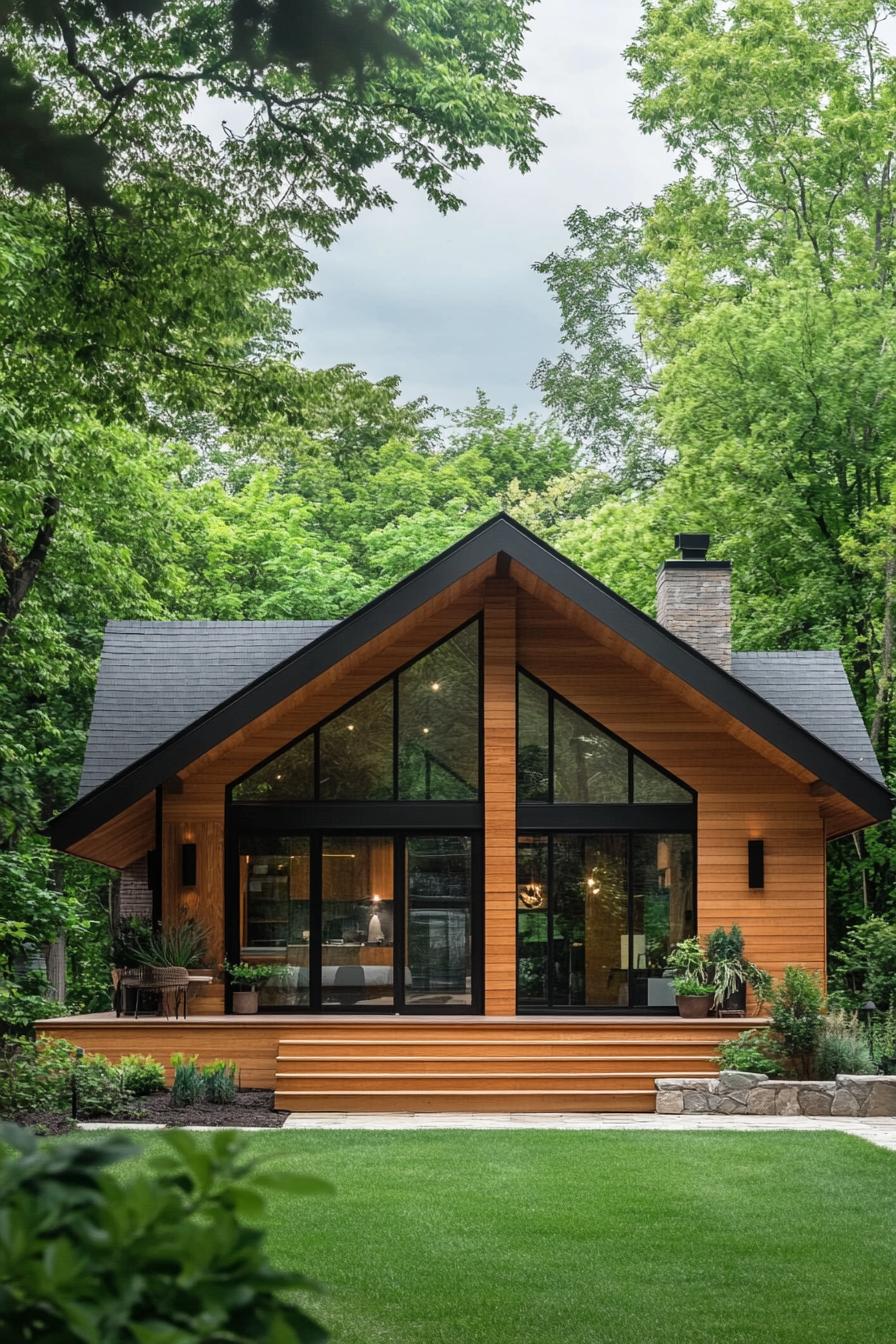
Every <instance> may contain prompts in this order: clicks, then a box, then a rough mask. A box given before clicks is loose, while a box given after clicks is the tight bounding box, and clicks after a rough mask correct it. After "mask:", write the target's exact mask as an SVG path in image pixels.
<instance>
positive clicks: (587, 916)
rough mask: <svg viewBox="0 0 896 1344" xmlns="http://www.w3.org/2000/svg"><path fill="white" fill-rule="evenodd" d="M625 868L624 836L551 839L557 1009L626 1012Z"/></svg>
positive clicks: (568, 836) (626, 900)
mask: <svg viewBox="0 0 896 1344" xmlns="http://www.w3.org/2000/svg"><path fill="white" fill-rule="evenodd" d="M627 867H628V865H627V846H626V836H625V835H623V834H615V833H605V834H597V835H555V836H554V872H553V902H554V903H553V929H554V938H553V946H552V957H553V973H554V1003H555V1004H557V1005H560V1004H565V1005H569V1006H570V1007H572V1006H587V1007H594V1008H597V1007H600V1008H611V1007H618V1008H625V1007H628V1002H629V999H628V881H627Z"/></svg>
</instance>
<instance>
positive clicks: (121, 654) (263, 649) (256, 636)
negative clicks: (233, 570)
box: [78, 621, 335, 798]
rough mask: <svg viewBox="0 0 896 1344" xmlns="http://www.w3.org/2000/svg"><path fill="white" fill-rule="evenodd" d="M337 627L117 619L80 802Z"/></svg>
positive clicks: (108, 638) (109, 633)
mask: <svg viewBox="0 0 896 1344" xmlns="http://www.w3.org/2000/svg"><path fill="white" fill-rule="evenodd" d="M334 624H335V622H334V621H110V622H109V623H108V625H107V626H106V634H105V638H104V640H103V652H102V655H101V657H100V668H99V675H98V678H97V687H96V698H95V699H94V702H93V713H92V715H91V718H90V730H89V732H88V735H87V750H86V752H85V755H84V766H83V769H82V771H81V784H80V788H79V789H78V797H79V798H83V797H84V795H85V794H87V793H89V792H90V791H91V789H95V788H96V787H97V785H99V784H102V783H104V782H105V781H106V780H107V779H111V778H112V776H113V775H116V774H117V773H118V771H119V770H123V769H124V768H125V766H127V765H132V764H133V763H134V762H135V761H139V760H140V758H141V757H142V756H145V755H146V753H147V752H149V751H152V749H153V748H154V747H158V746H160V745H161V743H163V742H167V740H168V738H169V737H173V736H174V734H175V733H179V732H180V731H181V729H183V728H186V727H188V726H189V725H190V724H191V723H193V722H194V721H195V720H196V719H198V718H201V717H202V715H203V714H207V713H208V711H209V710H210V709H214V707H215V706H216V705H219V704H220V703H221V701H222V700H226V699H227V698H228V697H229V696H231V695H233V694H234V693H235V692H236V691H239V690H242V688H243V687H244V686H248V685H249V683H250V682H252V681H254V680H255V679H256V677H260V676H261V675H262V673H263V672H269V671H270V669H271V668H272V667H276V665H277V663H279V662H282V661H283V659H284V658H288V657H289V656H290V654H292V653H296V652H297V651H298V650H299V649H302V648H304V647H305V645H306V644H310V643H311V641H312V640H313V639H317V637H318V635H321V634H323V632H324V631H325V630H329V629H330V627H331V626H332V625H334Z"/></svg>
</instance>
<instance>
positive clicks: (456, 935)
mask: <svg viewBox="0 0 896 1344" xmlns="http://www.w3.org/2000/svg"><path fill="white" fill-rule="evenodd" d="M235 843H236V846H237V853H236V854H235V862H236V868H237V880H236V883H235V886H236V890H237V895H238V907H237V906H236V904H234V905H233V906H231V917H232V919H231V923H230V924H229V929H228V957H229V958H230V959H232V960H234V961H236V960H239V961H244V962H254V963H263V964H264V965H266V966H270V967H271V968H272V971H271V974H270V977H269V979H268V980H267V981H266V982H265V984H264V985H263V986H262V987H261V989H260V1002H259V1006H260V1007H261V1008H262V1009H266V1010H268V1011H279V1012H288V1011H290V1010H293V1009H295V1010H300V1009H307V1010H309V1011H311V1012H328V1011H344V1012H348V1013H364V1014H366V1013H373V1012H376V1011H380V1012H384V1013H388V1012H393V1013H396V1012H397V1013H400V1012H404V1011H408V1012H426V1011H427V1010H428V1011H431V1012H433V1013H439V1012H443V1011H444V1012H450V1011H452V1010H454V1009H457V1010H460V1011H464V1010H467V1011H472V1010H473V1009H474V1007H476V1008H477V1010H481V1009H479V1007H478V1005H479V1001H480V997H481V969H480V960H481V945H482V935H481V925H482V909H481V906H482V894H481V892H482V885H481V874H480V872H479V870H480V868H481V843H480V842H479V840H478V839H476V838H475V837H474V835H472V834H447V833H439V834H432V833H430V834H410V835H409V834H407V833H405V832H387V833H385V834H358V833H357V832H341V831H329V832H327V831H323V832H322V831H312V832H307V833H305V834H300V835H289V834H287V835H282V834H278V833H277V832H272V833H270V834H252V833H245V834H244V833H240V832H237V839H236V842H235ZM237 914H238V921H237Z"/></svg>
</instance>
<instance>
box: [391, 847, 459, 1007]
mask: <svg viewBox="0 0 896 1344" xmlns="http://www.w3.org/2000/svg"><path fill="white" fill-rule="evenodd" d="M471 850H472V847H471V841H470V838H469V836H466V835H438V836H436V835H433V836H414V837H413V838H409V839H408V840H407V841H406V851H405V884H406V885H405V890H406V910H405V920H406V925H405V937H406V944H405V946H406V949H407V951H406V961H407V965H406V970H405V1003H407V1004H418V1005H419V1004H430V1005H435V1004H445V1005H455V1006H456V1005H459V1004H470V1003H471V1002H472V980H471V975H472V952H471V936H472V852H471Z"/></svg>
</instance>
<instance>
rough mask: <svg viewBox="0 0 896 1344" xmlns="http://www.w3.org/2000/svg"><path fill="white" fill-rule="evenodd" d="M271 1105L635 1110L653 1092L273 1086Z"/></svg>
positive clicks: (650, 1101) (647, 1106) (647, 1103)
mask: <svg viewBox="0 0 896 1344" xmlns="http://www.w3.org/2000/svg"><path fill="white" fill-rule="evenodd" d="M275 1105H276V1107H277V1109H278V1110H281V1111H303V1112H328V1111H329V1112H355V1113H357V1112H362V1113H363V1112H374V1113H379V1112H387V1111H398V1112H402V1111H404V1112H409V1111H410V1112H414V1111H446V1112H450V1111H471V1112H474V1113H476V1114H487V1113H488V1112H495V1111H497V1112H504V1111H538V1112H543V1113H549V1112H559V1111H639V1112H649V1111H652V1110H653V1108H654V1094H653V1091H652V1090H651V1091H646V1090H645V1091H640V1090H634V1089H629V1088H619V1089H616V1090H614V1091H606V1092H597V1091H594V1090H591V1089H585V1088H576V1089H572V1090H569V1091H565V1092H544V1091H534V1090H517V1091H512V1092H511V1091H505V1090H502V1091H498V1090H495V1091H491V1092H470V1091H458V1090H457V1089H455V1088H452V1089H450V1090H448V1089H445V1090H439V1089H433V1088H429V1089H427V1090H425V1091H423V1090H421V1091H415V1092H394V1091H392V1092H377V1093H375V1094H374V1095H371V1094H370V1093H369V1092H345V1091H332V1092H319V1091H314V1092H304V1091H302V1092H290V1091H281V1090H279V1089H278V1091H277V1094H276V1102H275Z"/></svg>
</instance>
